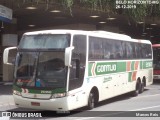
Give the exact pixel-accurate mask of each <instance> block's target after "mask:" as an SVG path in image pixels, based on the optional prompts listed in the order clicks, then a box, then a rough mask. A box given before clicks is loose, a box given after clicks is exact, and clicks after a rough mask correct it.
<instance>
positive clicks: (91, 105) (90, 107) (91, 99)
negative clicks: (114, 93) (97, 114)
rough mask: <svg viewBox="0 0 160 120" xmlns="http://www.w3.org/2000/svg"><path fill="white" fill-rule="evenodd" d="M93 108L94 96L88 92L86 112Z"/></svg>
mask: <svg viewBox="0 0 160 120" xmlns="http://www.w3.org/2000/svg"><path fill="white" fill-rule="evenodd" d="M94 107H95V94H94V93H93V92H90V94H89V97H88V106H87V108H88V110H91V109H93V108H94Z"/></svg>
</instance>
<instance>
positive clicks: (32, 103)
mask: <svg viewBox="0 0 160 120" xmlns="http://www.w3.org/2000/svg"><path fill="white" fill-rule="evenodd" d="M31 105H32V106H40V103H38V102H31Z"/></svg>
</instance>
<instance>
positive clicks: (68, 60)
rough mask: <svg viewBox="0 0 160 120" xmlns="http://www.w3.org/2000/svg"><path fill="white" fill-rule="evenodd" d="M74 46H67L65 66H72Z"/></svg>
mask: <svg viewBox="0 0 160 120" xmlns="http://www.w3.org/2000/svg"><path fill="white" fill-rule="evenodd" d="M73 49H74V47H67V48H66V49H65V66H69V67H70V66H71V55H72V50H73Z"/></svg>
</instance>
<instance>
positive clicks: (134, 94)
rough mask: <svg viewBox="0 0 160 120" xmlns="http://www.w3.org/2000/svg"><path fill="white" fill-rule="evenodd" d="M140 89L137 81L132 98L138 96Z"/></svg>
mask: <svg viewBox="0 0 160 120" xmlns="http://www.w3.org/2000/svg"><path fill="white" fill-rule="evenodd" d="M140 89H141V83H140V82H139V81H137V84H136V89H135V91H133V92H132V96H134V97H135V96H138V94H139V93H140Z"/></svg>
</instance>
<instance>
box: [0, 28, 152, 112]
mask: <svg viewBox="0 0 160 120" xmlns="http://www.w3.org/2000/svg"><path fill="white" fill-rule="evenodd" d="M13 49H17V55H16V58H15V64H14V66H15V68H14V84H13V97H14V101H15V104H16V105H17V106H18V107H23V108H32V109H43V110H53V111H69V110H74V109H77V108H80V107H83V106H88V108H89V109H92V108H94V106H95V104H96V103H98V102H99V101H103V100H106V99H108V98H112V97H115V96H118V95H122V94H124V93H128V92H131V93H133V94H134V95H138V93H141V92H143V90H144V87H145V86H148V85H150V84H152V82H153V65H152V64H153V58H152V46H151V42H150V41H148V40H135V39H132V38H131V37H129V36H127V35H122V34H116V33H111V32H105V31H81V30H46V31H35V32H27V33H25V34H24V35H23V36H22V39H21V41H20V44H19V46H18V47H10V48H6V49H5V51H4V56H3V58H4V63H5V64H12V63H11V62H9V59H8V57H9V53H10V50H13Z"/></svg>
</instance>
